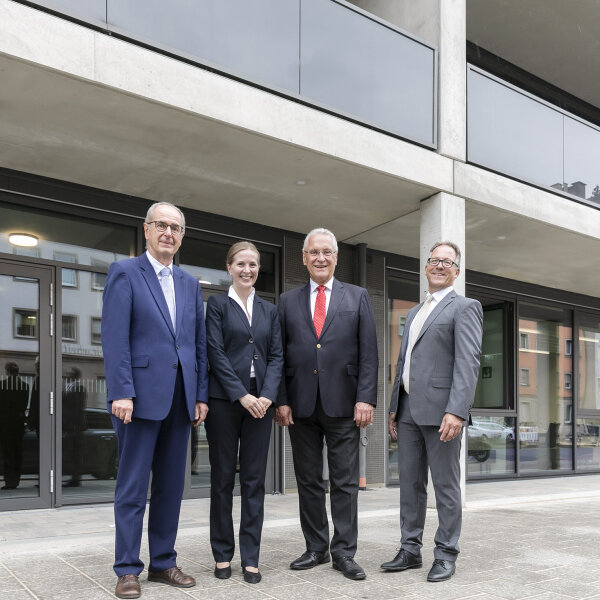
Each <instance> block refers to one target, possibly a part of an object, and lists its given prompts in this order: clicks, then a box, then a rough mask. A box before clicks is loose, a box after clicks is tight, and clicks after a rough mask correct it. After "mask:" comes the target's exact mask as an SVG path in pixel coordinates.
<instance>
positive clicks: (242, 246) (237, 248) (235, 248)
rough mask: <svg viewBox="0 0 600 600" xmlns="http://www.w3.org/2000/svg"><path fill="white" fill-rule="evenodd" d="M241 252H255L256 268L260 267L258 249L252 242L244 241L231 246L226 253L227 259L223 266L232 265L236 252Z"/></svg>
mask: <svg viewBox="0 0 600 600" xmlns="http://www.w3.org/2000/svg"><path fill="white" fill-rule="evenodd" d="M242 250H251V251H252V252H256V258H257V261H256V262H257V263H258V266H259V267H260V252H259V251H258V248H257V247H256V246H255V245H254V244H253V243H252V242H247V241H245V240H242V241H239V242H236V243H235V244H233V245H232V246H231V248H229V252H227V258H226V259H225V264H226V265H227V266H229V265H230V264H232V263H233V257H234V256H235V255H236V254H237V253H238V252H241V251H242Z"/></svg>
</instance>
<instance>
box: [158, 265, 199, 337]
mask: <svg viewBox="0 0 600 600" xmlns="http://www.w3.org/2000/svg"><path fill="white" fill-rule="evenodd" d="M173 283H174V285H175V325H176V330H177V332H180V331H181V328H182V327H183V313H184V308H185V300H186V298H185V281H184V279H183V271H182V270H181V269H180V268H179V267H176V266H175V265H173ZM198 285H200V284H198ZM161 292H162V288H161ZM163 296H164V294H163ZM165 304H166V301H165ZM167 312H168V309H167ZM169 322H170V320H169Z"/></svg>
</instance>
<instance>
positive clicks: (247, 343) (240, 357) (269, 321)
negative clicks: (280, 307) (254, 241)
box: [206, 294, 283, 403]
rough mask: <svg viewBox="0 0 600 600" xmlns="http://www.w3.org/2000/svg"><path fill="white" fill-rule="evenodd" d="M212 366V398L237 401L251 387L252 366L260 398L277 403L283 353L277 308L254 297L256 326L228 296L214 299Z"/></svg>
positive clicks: (209, 312)
mask: <svg viewBox="0 0 600 600" xmlns="http://www.w3.org/2000/svg"><path fill="white" fill-rule="evenodd" d="M206 337H207V344H208V362H209V366H210V371H209V384H208V395H209V397H210V398H220V399H224V400H229V401H231V402H235V401H236V400H238V398H241V397H242V396H245V395H246V394H247V393H248V390H249V388H250V365H251V363H252V361H253V360H254V374H255V375H256V387H257V389H258V394H259V396H264V397H265V398H268V399H269V400H271V401H273V402H274V403H275V402H276V401H277V393H278V390H279V383H280V381H281V372H282V368H283V353H282V350H281V332H280V330H279V321H278V318H277V308H276V307H275V306H274V305H273V304H270V303H269V302H265V301H264V300H263V299H262V298H259V297H258V295H257V294H255V295H254V306H253V309H252V326H250V323H248V317H247V316H246V315H245V314H244V311H243V310H242V308H241V307H240V305H239V304H238V303H237V302H235V300H233V299H232V298H230V297H229V296H228V295H227V294H222V295H219V296H211V297H210V298H209V299H208V305H207V308H206Z"/></svg>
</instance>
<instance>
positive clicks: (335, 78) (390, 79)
mask: <svg viewBox="0 0 600 600" xmlns="http://www.w3.org/2000/svg"><path fill="white" fill-rule="evenodd" d="M300 52H301V74H300V76H301V79H300V93H301V94H302V96H305V97H306V98H308V99H312V100H315V101H316V102H318V103H319V104H322V105H325V106H327V107H331V108H332V109H334V110H337V111H340V112H344V113H346V114H348V115H350V116H354V117H356V118H358V119H360V120H362V121H365V122H366V123H370V124H373V125H375V126H376V127H380V128H381V129H384V130H386V131H391V132H393V133H397V134H399V135H402V136H405V137H408V138H410V139H413V140H416V141H418V142H421V143H424V144H433V143H435V140H434V126H433V123H434V106H435V98H434V81H435V75H434V74H435V54H434V51H433V50H432V49H431V48H428V47H427V46H424V45H422V44H420V43H418V42H416V41H414V40H412V39H410V38H408V37H406V36H404V35H402V34H401V33H399V32H397V31H394V30H393V29H390V28H388V27H385V26H383V25H381V24H380V23H377V22H375V21H373V20H371V19H369V18H366V17H364V16H363V15H360V14H357V13H356V12H354V11H352V10H350V9H348V8H347V7H346V6H342V5H340V4H338V3H336V2H323V1H322V0H303V1H302V30H301V44H300ZM408 82H410V83H408Z"/></svg>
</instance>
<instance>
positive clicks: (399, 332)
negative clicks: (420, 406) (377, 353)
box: [385, 278, 419, 483]
mask: <svg viewBox="0 0 600 600" xmlns="http://www.w3.org/2000/svg"><path fill="white" fill-rule="evenodd" d="M387 302H388V315H387V323H388V332H387V337H388V357H387V384H388V386H387V387H388V394H387V398H386V407H387V408H389V402H390V394H391V391H392V386H393V384H394V377H395V376H396V366H397V364H398V354H399V353H400V345H401V344H402V337H403V336H404V333H405V332H404V324H405V323H406V315H407V314H408V311H409V310H410V309H411V308H412V307H413V306H415V305H417V304H418V303H419V282H418V280H416V279H415V280H410V279H397V278H394V279H388V299H387ZM387 408H386V411H385V414H386V415H387V413H388V410H387ZM397 481H398V444H397V443H396V442H395V441H394V440H393V439H392V438H391V437H389V434H388V483H393V482H397Z"/></svg>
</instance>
